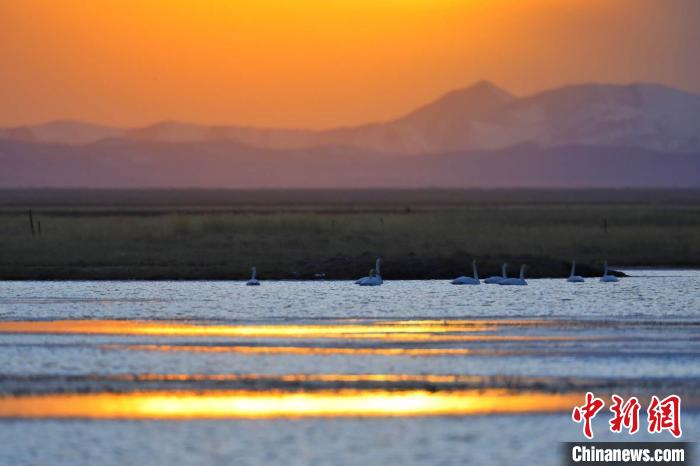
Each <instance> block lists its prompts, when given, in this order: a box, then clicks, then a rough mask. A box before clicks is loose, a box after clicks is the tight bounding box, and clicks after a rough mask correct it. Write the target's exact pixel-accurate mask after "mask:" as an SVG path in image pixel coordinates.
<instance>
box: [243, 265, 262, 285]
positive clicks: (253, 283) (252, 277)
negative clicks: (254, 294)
mask: <svg viewBox="0 0 700 466" xmlns="http://www.w3.org/2000/svg"><path fill="white" fill-rule="evenodd" d="M250 270H251V272H253V275H251V277H250V280H248V281H247V282H245V284H246V285H248V286H258V285H260V282H259V281H257V280H256V279H255V273H256V272H257V270H256V268H255V267H253V268H252V269H250Z"/></svg>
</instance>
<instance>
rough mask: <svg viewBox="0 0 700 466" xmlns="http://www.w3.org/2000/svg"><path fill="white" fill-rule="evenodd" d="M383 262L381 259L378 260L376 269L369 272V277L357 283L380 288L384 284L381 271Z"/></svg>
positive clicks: (375, 265)
mask: <svg viewBox="0 0 700 466" xmlns="http://www.w3.org/2000/svg"><path fill="white" fill-rule="evenodd" d="M381 261H382V260H381V259H380V258H377V262H376V263H375V264H374V269H372V270H370V271H369V276H367V277H364V278H360V279H359V280H357V281H356V282H355V283H356V284H358V285H360V286H379V285H381V284H382V283H384V280H382V275H381V272H380V269H379V265H380V263H381Z"/></svg>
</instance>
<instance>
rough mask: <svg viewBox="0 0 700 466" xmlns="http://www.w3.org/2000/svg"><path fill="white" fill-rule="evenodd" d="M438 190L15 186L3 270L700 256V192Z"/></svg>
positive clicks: (83, 272) (539, 273)
mask: <svg viewBox="0 0 700 466" xmlns="http://www.w3.org/2000/svg"><path fill="white" fill-rule="evenodd" d="M438 193H439V196H438V195H434V193H433V194H431V193H423V197H422V198H421V196H420V192H419V193H416V192H410V193H409V194H410V195H408V194H407V195H406V197H404V198H401V196H399V194H397V193H394V192H389V194H387V195H386V198H385V201H384V202H382V199H383V198H381V196H379V198H373V199H372V201H371V202H370V201H363V199H365V197H367V194H366V193H362V192H360V193H359V194H357V197H356V198H353V197H352V196H350V194H347V193H346V194H345V195H346V196H350V197H347V198H343V199H344V200H343V201H341V200H340V199H341V197H342V196H341V195H340V194H338V193H336V194H335V197H333V196H326V197H324V195H323V193H317V196H316V197H313V196H311V194H310V193H306V194H304V196H306V197H304V198H303V199H306V200H305V201H304V200H303V199H301V200H299V202H296V203H295V204H294V205H293V206H290V205H288V204H285V203H284V202H283V199H284V196H285V195H284V193H283V192H277V193H276V194H275V195H274V196H272V195H271V194H268V196H272V197H270V198H269V199H268V198H265V199H264V201H265V202H263V201H262V200H258V201H256V202H257V203H255V205H249V204H247V203H250V202H251V200H250V199H248V198H245V197H244V196H243V197H242V198H243V199H244V200H245V203H236V202H233V201H231V202H230V203H229V204H225V203H223V200H221V199H219V198H217V199H219V200H218V201H217V202H216V203H213V204H216V205H213V204H208V203H207V202H205V201H206V199H202V196H203V194H202V193H199V194H197V195H196V196H194V197H193V199H197V200H198V201H197V203H196V205H186V204H172V203H171V204H167V205H162V204H161V203H162V202H163V199H160V198H158V199H157V202H158V205H155V204H154V203H152V202H151V203H149V201H148V197H145V198H144V199H143V200H142V202H141V204H140V205H139V204H137V203H136V200H134V199H132V200H131V201H130V202H129V204H128V206H127V205H123V204H120V203H119V202H116V201H115V199H114V198H112V201H110V202H108V200H109V199H107V200H105V199H102V201H101V202H96V201H95V199H100V195H101V196H103V197H104V196H105V193H97V194H96V195H95V196H92V197H91V196H90V193H89V192H85V193H82V194H83V195H85V196H87V197H86V199H88V200H86V201H85V202H84V204H83V205H78V204H76V203H75V202H76V201H75V199H74V200H73V201H72V202H67V201H65V202H63V203H58V204H57V203H51V202H49V199H50V195H49V194H46V195H44V197H41V196H38V195H36V194H33V196H34V197H32V198H31V199H30V200H31V202H29V201H27V198H28V197H27V196H25V198H24V199H25V200H24V201H21V202H20V200H17V202H15V203H9V202H8V201H7V199H8V197H6V196H5V197H4V200H5V201H6V202H5V203H4V207H0V279H4V280H9V279H18V280H42V279H45V280H86V279H96V280H102V279H103V280H124V279H127V280H128V279H148V280H240V279H245V278H247V277H248V276H249V271H250V267H251V266H257V268H258V272H259V276H260V277H261V278H263V279H314V278H319V277H323V278H326V279H353V278H357V277H360V276H366V275H367V272H368V270H369V269H370V268H371V267H373V265H374V260H375V258H376V257H382V259H383V265H382V274H383V275H384V276H385V277H386V278H387V279H448V278H453V277H455V276H458V275H471V261H472V259H477V260H478V263H479V273H480V274H481V276H482V277H484V276H489V275H495V274H500V265H501V263H503V262H508V263H509V264H511V265H510V269H509V271H510V274H511V275H514V274H517V271H518V268H519V267H520V264H523V263H525V264H528V266H529V268H528V270H527V276H528V277H532V278H544V277H551V278H555V277H565V276H567V275H568V274H569V268H570V261H571V260H573V259H575V260H577V262H578V264H579V265H578V268H577V273H578V274H579V275H582V276H585V277H590V276H599V275H600V274H601V272H602V265H603V261H604V260H608V261H609V263H610V264H614V265H615V266H617V267H620V268H624V267H700V200H698V201H697V202H696V201H694V200H693V199H694V198H693V197H692V196H690V195H688V194H687V193H686V194H685V197H683V198H682V199H681V198H678V199H676V198H673V197H672V196H669V195H666V196H664V195H662V194H658V193H657V197H658V199H667V200H666V201H651V200H650V199H649V197H648V196H647V197H645V196H641V197H639V198H638V200H637V201H635V200H634V199H631V198H629V193H627V192H623V194H624V196H622V197H621V198H619V199H617V198H614V197H610V198H609V201H605V198H601V197H600V196H601V195H600V194H599V193H598V194H596V192H593V194H586V193H584V194H581V193H577V194H576V196H574V195H572V194H571V193H568V192H566V191H563V192H562V193H560V194H559V197H558V199H559V201H556V199H557V197H555V196H554V194H552V193H550V192H547V193H545V194H546V196H545V195H544V194H540V195H539V196H540V198H538V199H539V200H535V198H536V197H537V196H535V195H533V194H532V193H530V192H526V193H527V195H528V196H530V202H521V201H518V199H519V196H518V195H517V193H516V192H510V191H509V192H508V193H506V194H504V193H495V194H494V196H493V197H494V199H498V201H497V202H496V201H493V202H489V201H487V200H486V198H487V197H488V196H487V194H485V193H483V192H480V193H479V196H476V195H474V194H473V193H471V194H470V193H467V194H464V196H465V197H464V198H463V199H462V200H461V201H460V198H459V196H458V194H459V193H452V192H447V193H444V192H438ZM214 194H216V195H217V196H221V194H220V193H218V192H215V193H214ZM62 195H63V196H66V194H65V193H64V194H62ZM141 195H144V196H145V194H143V193H141ZM158 195H159V196H161V197H162V196H163V194H162V193H160V192H158ZM37 196H38V197H37ZM47 196H48V197H47ZM74 196H75V194H74ZM122 196H123V194H122ZM294 196H300V194H298V193H296V192H291V194H290V195H289V196H288V197H289V198H293V197H294ZM431 196H432V197H431ZM469 196H471V197H469ZM577 196H578V197H577ZM586 196H588V197H586ZM59 198H60V196H59ZM402 199H403V201H404V202H401V201H402ZM421 199H422V200H421ZM581 199H589V201H585V202H584V201H583V200H581ZM593 199H595V200H593ZM674 199H676V200H674ZM10 200H11V199H10ZM30 211H31V216H30Z"/></svg>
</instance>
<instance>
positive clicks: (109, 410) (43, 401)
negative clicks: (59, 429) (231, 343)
mask: <svg viewBox="0 0 700 466" xmlns="http://www.w3.org/2000/svg"><path fill="white" fill-rule="evenodd" d="M581 398H582V395H581V394H550V393H534V392H531V393H515V392H509V391H507V390H484V391H478V390H465V391H443V392H429V391H423V390H411V391H388V390H337V391H318V392H280V391H206V392H194V391H182V392H166V391H160V392H136V393H122V394H116V393H87V394H52V395H38V396H16V397H0V417H2V418H91V419H235V418H250V419H265V418H288V417H344V416H358V417H361V416H368V417H380V416H467V415H476V414H507V413H513V414H515V413H534V412H538V413H541V412H557V411H568V410H570V409H571V407H572V406H574V405H575V404H576V403H580V401H581Z"/></svg>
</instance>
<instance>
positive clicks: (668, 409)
mask: <svg viewBox="0 0 700 466" xmlns="http://www.w3.org/2000/svg"><path fill="white" fill-rule="evenodd" d="M647 416H648V420H649V429H648V430H649V433H650V434H653V433H656V432H661V431H664V430H668V431H669V432H671V434H673V436H674V437H676V438H679V437H680V436H681V434H682V432H681V397H679V396H678V395H669V396H667V397H666V398H664V399H663V400H661V401H659V397H657V396H656V395H654V396H652V397H651V402H650V403H649V409H647Z"/></svg>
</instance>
